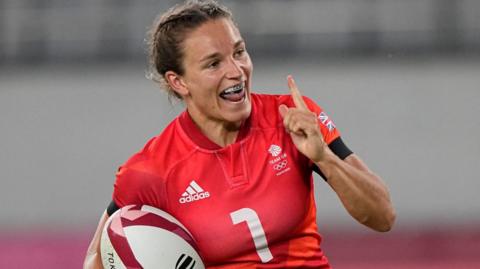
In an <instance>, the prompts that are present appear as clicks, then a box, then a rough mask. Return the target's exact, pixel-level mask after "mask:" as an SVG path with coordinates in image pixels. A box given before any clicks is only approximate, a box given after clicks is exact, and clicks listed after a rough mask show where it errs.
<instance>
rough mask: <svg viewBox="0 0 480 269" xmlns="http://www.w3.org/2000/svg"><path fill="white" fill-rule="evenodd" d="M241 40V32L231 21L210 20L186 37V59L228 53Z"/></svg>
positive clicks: (223, 19)
mask: <svg viewBox="0 0 480 269" xmlns="http://www.w3.org/2000/svg"><path fill="white" fill-rule="evenodd" d="M240 40H242V37H241V35H240V32H239V31H238V28H237V27H236V26H235V24H234V23H233V22H232V21H231V20H230V19H225V18H222V19H215V20H209V21H207V22H205V23H203V24H202V25H200V26H199V27H198V28H196V29H195V30H193V31H192V32H190V33H188V34H187V35H186V37H185V39H184V44H183V45H184V49H185V51H184V53H185V57H186V58H191V59H192V58H193V59H201V58H202V57H204V56H206V55H209V54H212V53H220V54H222V53H226V52H228V51H229V50H231V49H233V48H234V46H235V43H237V42H238V41H240Z"/></svg>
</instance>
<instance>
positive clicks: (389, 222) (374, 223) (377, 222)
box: [357, 208, 397, 233]
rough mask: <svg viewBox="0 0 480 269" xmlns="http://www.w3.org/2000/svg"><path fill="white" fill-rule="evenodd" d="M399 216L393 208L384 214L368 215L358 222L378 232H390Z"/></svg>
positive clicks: (384, 211)
mask: <svg viewBox="0 0 480 269" xmlns="http://www.w3.org/2000/svg"><path fill="white" fill-rule="evenodd" d="M396 218H397V216H396V213H395V210H394V209H393V208H389V209H386V210H383V212H382V213H378V214H373V215H366V216H364V217H363V218H357V220H358V221H359V222H360V223H362V224H363V225H365V226H367V227H369V228H370V229H372V230H374V231H377V232H382V233H385V232H388V231H390V230H392V228H393V226H394V224H395V220H396Z"/></svg>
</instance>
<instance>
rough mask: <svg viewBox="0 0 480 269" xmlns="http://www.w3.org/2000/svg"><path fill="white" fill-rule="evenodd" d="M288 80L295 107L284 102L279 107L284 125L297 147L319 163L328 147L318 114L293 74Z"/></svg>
mask: <svg viewBox="0 0 480 269" xmlns="http://www.w3.org/2000/svg"><path fill="white" fill-rule="evenodd" d="M287 81H288V87H289V88H290V93H291V95H292V99H293V102H294V104H295V107H287V106H286V105H283V104H282V105H280V106H279V107H278V110H279V111H280V115H281V116H282V118H283V125H284V126H285V129H286V130H287V132H288V133H290V136H291V137H292V140H293V143H294V144H295V146H296V147H297V149H298V150H299V151H300V152H301V153H303V155H305V156H307V157H308V158H309V159H310V160H311V161H313V162H315V163H317V162H319V161H321V160H322V159H323V157H324V155H325V151H326V149H328V147H327V145H326V143H325V141H324V140H323V136H322V133H321V132H320V127H319V126H318V119H317V115H316V114H315V113H314V112H312V111H310V110H309V109H308V107H307V105H306V104H305V101H304V100H303V98H302V95H301V94H300V91H299V90H298V88H297V85H296V84H295V81H294V80H293V78H292V76H290V75H289V76H288V77H287Z"/></svg>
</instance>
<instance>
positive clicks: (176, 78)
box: [165, 71, 189, 97]
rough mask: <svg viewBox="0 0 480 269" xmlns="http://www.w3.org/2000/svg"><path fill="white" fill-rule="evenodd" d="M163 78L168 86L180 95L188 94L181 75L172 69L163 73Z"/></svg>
mask: <svg viewBox="0 0 480 269" xmlns="http://www.w3.org/2000/svg"><path fill="white" fill-rule="evenodd" d="M165 80H166V81H167V83H168V85H169V86H170V88H172V90H174V91H175V92H176V93H178V94H179V95H180V96H182V97H184V96H186V95H188V94H189V91H188V88H187V85H186V83H185V81H184V80H183V78H182V76H180V75H179V74H177V73H175V72H173V71H167V72H166V73H165Z"/></svg>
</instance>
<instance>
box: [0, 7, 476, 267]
mask: <svg viewBox="0 0 480 269" xmlns="http://www.w3.org/2000/svg"><path fill="white" fill-rule="evenodd" d="M176 2H177V1H165V0H163V1H152V0H142V1H127V0H84V1H68V0H34V1H27V0H0V130H1V132H0V138H1V139H0V171H1V188H0V205H1V206H0V210H1V211H0V268H50V269H52V268H53V269H55V268H66V267H68V268H80V267H81V264H82V260H83V257H84V253H85V250H86V248H87V245H88V242H89V240H90V238H91V236H92V234H93V231H94V229H95V227H96V225H97V220H98V218H99V216H100V214H101V213H102V211H103V210H104V208H105V207H106V206H107V204H108V203H109V201H110V197H111V192H112V184H113V181H114V173H115V171H116V169H117V167H118V166H119V165H120V164H121V163H123V162H124V161H125V160H126V159H127V158H128V157H129V156H130V155H131V154H132V153H134V152H135V151H137V150H139V149H140V148H141V146H142V145H143V144H144V143H145V141H146V140H147V139H148V138H149V137H151V136H153V135H155V134H157V133H158V132H160V131H161V130H162V129H163V127H164V126H165V125H166V124H167V123H168V122H169V121H170V120H171V119H172V118H174V117H175V115H176V114H177V113H178V112H179V111H181V110H182V106H181V104H175V105H172V104H170V103H169V102H168V100H167V98H166V95H165V94H164V93H162V92H161V91H160V90H158V87H157V86H156V85H155V84H154V83H153V82H151V81H148V80H147V79H145V70H146V55H145V44H144V38H145V32H146V30H147V28H148V26H149V25H150V24H151V22H152V20H153V19H154V18H155V16H156V14H157V13H158V12H160V11H162V10H165V9H166V8H167V7H169V6H171V5H173V4H174V3H176ZM223 3H224V4H226V5H227V6H229V7H230V8H231V9H232V10H233V12H234V14H235V17H236V20H237V22H238V24H239V27H240V29H241V31H242V33H243V35H244V37H245V39H246V41H247V46H248V49H249V52H250V53H251V56H252V58H253V61H254V65H255V73H254V88H255V89H256V90H257V91H259V92H266V93H287V92H288V88H287V86H286V79H285V77H286V75H287V74H293V75H294V76H295V78H296V81H297V83H298V84H299V86H300V88H301V90H302V91H303V93H304V94H305V95H308V96H310V97H312V98H313V99H315V100H316V101H317V102H318V103H319V104H321V105H322V106H323V107H324V108H325V109H326V110H327V111H328V112H329V114H330V115H331V116H332V117H333V119H334V120H335V122H336V125H337V126H338V127H339V128H340V130H341V132H342V135H343V137H344V140H345V141H346V142H347V143H348V145H349V146H350V147H351V148H352V149H353V150H354V151H355V152H356V153H357V154H359V155H360V156H361V157H362V158H363V159H365V161H366V162H367V163H368V164H369V165H370V167H371V168H372V169H373V170H374V171H376V172H377V173H379V174H380V175H382V176H383V178H384V179H385V181H386V182H387V184H388V186H389V188H390V190H391V194H392V198H393V201H394V204H395V206H396V209H397V214H398V219H397V224H396V226H395V228H394V230H393V231H391V232H390V233H386V234H378V233H375V232H371V231H369V230H367V228H364V227H362V226H360V225H357V224H356V223H354V221H353V220H352V219H351V218H350V217H349V216H348V215H347V214H346V212H345V210H344V209H343V208H342V206H341V205H340V202H339V201H338V199H337V198H336V197H335V195H334V194H333V193H332V191H331V190H330V189H329V187H328V185H327V184H325V183H324V182H323V180H322V179H320V178H316V191H317V207H318V220H319V229H320V231H321V233H322V234H323V235H324V243H323V248H324V249H325V251H326V252H327V254H328V255H329V257H330V259H331V262H332V264H333V265H334V268H339V269H343V268H347V269H348V268H462V269H463V268H480V195H479V191H480V177H479V175H478V170H477V169H478V168H479V167H480V142H479V141H480V140H479V137H480V120H479V117H478V115H480V57H479V56H480V1H477V0H404V1H395V0H383V1H382V0H317V1H315V0H298V1H288V0H283V1H282V0H275V1H273V0H257V1H253V0H245V1H240V0H238V1H233V0H230V1H223Z"/></svg>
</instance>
